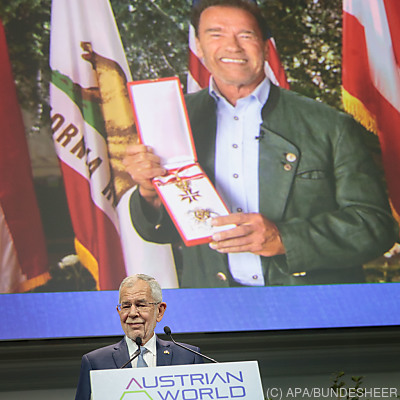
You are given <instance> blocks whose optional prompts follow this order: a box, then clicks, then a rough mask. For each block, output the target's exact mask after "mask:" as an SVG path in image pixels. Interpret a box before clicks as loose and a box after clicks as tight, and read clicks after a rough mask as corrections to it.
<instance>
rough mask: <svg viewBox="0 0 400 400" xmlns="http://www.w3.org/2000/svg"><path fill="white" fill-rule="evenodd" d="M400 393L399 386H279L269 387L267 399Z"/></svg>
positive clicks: (372, 397) (374, 396) (392, 395)
mask: <svg viewBox="0 0 400 400" xmlns="http://www.w3.org/2000/svg"><path fill="white" fill-rule="evenodd" d="M399 394H400V390H399V389H397V388H388V387H384V388H377V387H376V388H343V387H342V388H337V389H333V388H318V387H311V388H299V387H293V388H288V389H284V390H282V389H281V388H279V387H272V388H268V389H267V391H266V395H267V399H273V400H275V399H278V400H289V399H316V398H318V399H341V398H352V397H358V398H359V399H370V400H375V399H376V400H378V399H391V398H393V399H395V398H396V397H397V396H398V395H399Z"/></svg>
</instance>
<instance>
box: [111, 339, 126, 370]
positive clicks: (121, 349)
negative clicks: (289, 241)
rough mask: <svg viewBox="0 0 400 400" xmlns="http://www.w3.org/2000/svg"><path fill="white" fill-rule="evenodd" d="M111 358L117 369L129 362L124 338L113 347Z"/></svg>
mask: <svg viewBox="0 0 400 400" xmlns="http://www.w3.org/2000/svg"><path fill="white" fill-rule="evenodd" d="M112 356H113V359H114V362H115V365H116V367H117V368H121V367H122V366H123V365H124V364H125V363H126V362H127V361H128V360H129V352H128V345H127V344H126V341H125V338H123V339H122V340H121V341H120V342H119V343H117V344H116V345H115V346H114V351H113V353H112ZM127 367H131V365H130V364H129V365H128V366H127Z"/></svg>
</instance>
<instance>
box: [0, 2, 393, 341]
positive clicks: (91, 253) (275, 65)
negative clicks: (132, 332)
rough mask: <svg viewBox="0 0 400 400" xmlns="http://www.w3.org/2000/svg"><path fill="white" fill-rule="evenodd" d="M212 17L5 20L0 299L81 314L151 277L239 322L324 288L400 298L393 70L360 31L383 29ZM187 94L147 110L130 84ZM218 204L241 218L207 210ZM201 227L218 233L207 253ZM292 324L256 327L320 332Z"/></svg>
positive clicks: (358, 20) (102, 10) (156, 101)
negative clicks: (251, 302)
mask: <svg viewBox="0 0 400 400" xmlns="http://www.w3.org/2000/svg"><path fill="white" fill-rule="evenodd" d="M194 3H195V4H194V5H192V4H190V2H188V1H186V0H174V1H173V2H171V1H166V0H156V1H153V2H148V1H145V0H143V1H136V2H126V1H124V0H111V1H110V2H108V1H100V2H99V1H98V0H96V1H95V0H86V1H85V2H81V1H78V0H73V1H71V0H59V1H53V2H51V0H45V1H43V2H42V3H41V4H40V5H38V4H36V3H32V2H29V1H26V2H22V3H21V2H18V3H15V4H14V3H13V2H10V4H8V5H6V6H1V8H0V13H1V14H0V19H1V21H2V25H3V28H4V29H2V31H1V32H0V33H1V37H0V40H1V52H2V54H1V55H0V56H1V57H2V68H3V69H4V71H2V74H0V75H1V80H2V87H3V88H4V90H2V93H1V96H2V98H1V99H0V100H1V102H2V105H1V109H2V118H1V120H0V124H1V125H0V126H1V133H0V141H1V143H2V145H1V146H0V147H1V148H2V149H5V150H4V151H3V152H4V154H3V155H2V157H0V185H1V192H0V202H1V203H0V205H1V208H0V229H1V232H0V235H1V238H2V240H1V242H0V263H1V264H0V292H1V293H3V294H5V295H6V294H7V296H8V295H10V296H11V297H12V296H13V295H17V294H23V295H24V296H25V295H27V296H28V295H30V294H40V293H55V292H66V293H68V299H70V300H71V299H73V300H72V303H74V302H76V303H74V305H73V307H72V308H73V310H74V311H72V312H74V313H76V315H77V316H78V317H79V315H81V314H79V313H80V312H81V311H79V312H77V309H79V305H78V300H79V299H81V300H82V299H83V298H84V299H85V301H90V300H88V299H90V295H89V297H86V296H87V293H86V292H96V295H97V294H98V295H100V296H103V295H104V297H101V298H103V299H106V300H104V301H105V302H106V303H107V304H111V303H112V302H113V300H112V293H111V292H112V291H115V290H117V289H118V286H119V284H120V282H121V281H122V280H123V279H124V277H126V276H129V275H132V274H135V273H145V274H148V275H150V276H153V277H154V278H156V280H157V281H158V282H159V283H160V284H161V286H162V288H163V289H172V290H171V291H170V292H167V293H170V296H172V297H174V296H177V298H179V296H180V295H179V293H183V292H184V291H183V290H181V289H193V292H190V293H191V294H193V296H194V297H190V296H191V294H190V296H189V297H190V299H191V301H194V302H197V301H200V299H201V301H202V302H204V301H211V303H212V304H213V305H214V306H215V305H216V304H217V305H218V306H217V307H216V309H219V308H218V307H221V310H222V308H223V306H222V305H221V304H222V302H223V301H224V297H225V300H226V298H228V297H229V296H231V295H232V296H233V292H229V290H228V289H234V290H235V294H236V293H237V292H236V290H242V292H238V293H243V299H249V296H250V298H251V296H252V295H250V294H249V293H257V296H260V297H259V299H260V301H261V302H264V301H265V300H269V301H270V302H271V304H275V301H276V302H277V303H276V304H279V307H283V308H285V307H286V308H287V305H288V304H289V303H290V301H293V302H294V304H296V305H299V304H302V303H299V302H298V298H299V297H298V296H299V294H300V292H301V293H302V296H301V298H302V299H304V297H303V296H305V297H307V296H309V298H310V299H312V298H314V299H315V298H318V296H320V294H321V292H320V290H322V289H320V288H319V285H324V287H325V285H327V286H326V287H328V286H329V288H327V289H325V292H324V293H329V296H331V295H332V299H334V298H336V297H338V296H339V297H340V293H341V292H340V291H341V290H343V291H345V290H346V289H344V286H346V285H342V284H359V283H363V284H373V283H390V284H395V283H396V282H399V281H400V255H399V253H400V245H399V244H398V243H397V242H398V222H397V221H396V219H399V218H398V212H399V210H400V193H399V190H400V189H399V188H398V186H399V185H396V179H398V178H397V177H398V173H400V171H398V169H399V166H398V165H397V164H398V163H397V162H395V160H397V159H398V155H397V154H396V144H395V143H393V142H392V141H393V132H392V131H393V127H394V126H397V125H396V124H395V123H389V121H395V120H396V118H398V116H397V117H396V116H393V115H392V114H391V113H392V112H394V111H393V110H395V109H396V103H395V101H396V96H395V95H394V94H393V93H392V90H390V87H395V84H394V83H390V82H395V77H394V76H393V74H392V72H391V69H390V68H389V67H388V68H387V69H383V67H382V65H383V64H384V65H385V66H387V65H390V62H391V61H390V60H392V59H391V58H390V52H386V50H385V49H386V45H384V44H380V45H378V44H377V43H376V42H373V43H365V38H363V37H361V36H360V37H358V36H357V35H356V34H355V32H359V30H358V28H359V24H361V25H362V26H364V27H365V29H366V31H368V33H369V34H371V35H372V34H373V29H374V28H373V26H374V24H373V20H372V19H371V20H368V19H367V20H363V19H362V18H363V17H362V15H364V14H365V13H361V12H360V11H359V10H358V9H357V7H356V6H354V8H353V6H348V9H345V10H343V4H342V1H332V2H330V4H329V5H326V4H324V5H322V4H321V2H319V1H315V2H311V3H310V2H306V1H305V2H304V7H297V6H295V2H293V5H287V6H286V7H282V6H281V5H280V2H269V1H267V0H259V1H258V6H257V5H255V4H254V3H253V2H251V1H250V2H244V3H240V4H239V5H238V4H236V5H235V6H234V7H232V6H231V5H230V4H229V2H228V1H227V2H219V4H218V5H214V6H212V7H206V8H201V7H202V6H201V2H200V6H196V3H197V2H196V1H194ZM221 3H222V4H221ZM193 7H198V9H197V11H196V12H194V13H192V11H193ZM257 7H258V8H257ZM327 8H328V9H329V12H326V9H327ZM260 11H262V13H263V15H265V16H266V20H264V18H263V17H261V12H260ZM343 11H345V12H344V14H343ZM367 14H368V13H367ZM191 15H192V17H191ZM343 15H344V16H343ZM27 16H29V18H27ZM375 17H376V18H382V20H381V22H382V24H383V26H388V23H389V22H388V21H387V20H386V19H385V15H384V13H382V14H381V15H376V16H374V18H375ZM371 18H372V17H371ZM282 21H284V23H282ZM151 27H155V29H151ZM385 34H386V35H387V36H386V39H385V41H384V42H385V43H390V41H391V39H390V29H389V28H388V29H387V31H385ZM355 40H359V41H360V43H363V46H364V47H366V48H367V49H368V52H367V54H369V55H373V57H372V56H371V57H372V59H371V60H369V63H368V65H362V63H360V61H359V60H364V59H365V58H366V57H367V55H366V54H364V53H362V49H364V47H363V46H361V45H359V44H355V42H354V41H355ZM355 49H358V51H355ZM358 56H359V58H358ZM364 56H365V57H364ZM392 56H393V55H392ZM392 58H393V57H392ZM382 59H385V60H386V61H385V62H384V63H382V62H379V63H378V61H379V60H382ZM3 61H4V62H3ZM371 65H372V67H373V68H372V72H371V74H376V75H375V76H372V77H370V76H371V74H370V71H368V68H369V66H371ZM385 68H386V67H385ZM360 71H362V73H361V72H360ZM379 74H382V77H381V78H379V76H378V75H379ZM170 77H178V78H179V82H180V87H179V84H178V89H179V91H180V90H181V91H182V94H183V97H181V93H180V92H179V91H178V92H179V93H178V92H177V94H176V96H175V95H174V96H172V97H171V96H170V97H168V96H167V95H165V93H164V92H163V91H162V90H163V89H162V88H161V87H160V86H154V89H152V90H154V92H151V93H152V94H151V96H150V95H149V96H147V98H146V101H147V102H148V103H146V106H145V109H144V110H143V104H140V105H139V104H135V99H133V98H132V93H131V97H130V94H129V91H128V83H130V82H138V81H141V82H142V81H145V82H146V81H152V82H153V80H154V79H163V80H164V81H165V78H170ZM360 77H362V79H361V78H360ZM391 79H392V80H391ZM374 82H386V83H385V84H383V83H382V87H378V88H375V87H373V85H374ZM366 86H368V87H370V89H371V88H373V90H369V91H365V90H363V88H365V87H366ZM386 89H387V92H385V90H386ZM149 93H150V91H149ZM370 93H373V95H369V94H370ZM365 96H372V97H367V98H366V97H365ZM144 97H146V96H144ZM382 98H384V100H382ZM164 99H167V100H164ZM391 100H393V101H394V103H393V104H394V106H393V107H389V111H385V113H383V114H382V115H381V114H379V112H378V111H379V110H382V109H383V106H382V104H383V103H385V104H387V103H390V101H391ZM140 106H142V107H140ZM178 108H179V110H180V111H179V116H178V120H179V123H175V122H174V121H175V120H173V118H172V111H173V110H175V109H178ZM134 110H135V112H134ZM350 114H351V115H350ZM353 116H354V119H353ZM392 117H393V118H392ZM391 118H392V119H391ZM144 119H145V120H146V123H147V122H148V123H149V124H148V125H149V126H153V127H154V126H156V127H157V128H153V129H150V131H152V130H156V131H157V132H156V133H157V134H158V138H159V139H157V140H154V138H152V137H151V132H150V135H149V133H148V132H147V131H146V132H145V131H144V130H145V128H143V129H142V124H141V123H138V121H144ZM356 120H357V121H359V123H358V122H356ZM181 121H184V123H183V125H185V123H187V125H185V126H183V128H182V126H181V125H180V124H181ZM145 125H146V124H145V123H143V126H145ZM172 126H173V127H174V128H173V129H172ZM178 130H181V131H180V132H178ZM182 132H183V135H186V138H185V141H184V143H182V140H180V139H179V140H177V139H176V138H177V137H179V135H182ZM388 132H389V133H388ZM155 137H157V136H156V135H155ZM138 138H141V139H142V143H141V144H138ZM182 149H183V150H182ZM167 150H168V151H167ZM166 153H168V157H165V156H164V154H166ZM156 177H157V178H158V179H157V182H158V183H157V188H155V186H154V185H153V184H152V182H151V180H152V179H153V178H156ZM200 182H206V185H205V186H204V185H202V186H200ZM214 190H215V192H214ZM215 193H217V194H218V196H219V200H220V201H221V203H223V204H224V206H225V207H226V210H227V212H226V214H227V215H224V214H225V213H224V211H221V208H218V209H217V207H216V206H214V205H213V204H211V205H210V204H209V203H207V202H206V200H207V198H208V196H210V197H212V196H214V194H215ZM204 204H205V205H204ZM174 210H175V211H174ZM176 210H178V211H176ZM178 214H179V217H178ZM182 218H183V219H184V220H185V219H186V220H185V221H184V223H182V222H180V221H182ZM184 224H186V225H184ZM188 225H190V229H193V231H197V232H196V235H197V234H198V231H202V232H206V233H204V234H203V236H202V237H201V239H200V240H197V239H196V240H190V238H189V239H188V237H187V235H186V233H185V232H184V230H185V229H186V230H187V229H188V228H187V226H188ZM183 226H185V227H186V228H185V229H184V228H183ZM196 237H197V236H196ZM185 243H186V244H185ZM199 243H200V244H199ZM338 284H339V285H338ZM360 286H365V288H364V289H358V287H360ZM389 286H390V285H388V286H387V287H389ZM282 287H285V289H284V290H285V298H286V299H287V301H288V303H285V302H282V301H281V299H282V298H283V297H281V294H280V293H281V292H279V290H280V289H282ZM304 287H305V288H304ZM354 287H356V288H357V289H354V290H355V291H357V290H363V296H368V294H367V293H373V292H374V290H375V289H374V285H355V286H354ZM390 287H394V286H390ZM396 287H397V286H396ZM214 288H215V289H219V288H220V289H221V291H220V290H217V291H212V290H211V289H214ZM177 289H179V290H177ZM198 289H199V290H198ZM253 289H254V292H249V290H250V291H251V290H253ZM274 289H277V290H274ZM224 290H226V291H225V292H224ZM257 290H259V291H257ZM286 290H289V293H291V294H290V296H292V297H291V300H289V299H288V297H287V293H288V292H287V291H286ZM364 290H366V291H364ZM388 290H389V289H388ZM72 292H73V293H75V292H82V293H85V294H84V295H83V294H82V296H84V297H79V295H77V296H78V297H73V298H72V297H70V293H72ZM106 292H107V294H106ZM228 292H229V294H228ZM244 293H246V294H244ZM317 293H318V294H317ZM91 294H93V293H91ZM60 296H61V297H54V299H55V298H57V299H58V300H57V301H62V296H63V295H62V294H60ZM214 296H215V297H214ZM226 296H228V297H226ZM270 296H272V297H270ZM315 296H316V297H315ZM16 298H18V301H19V302H21V303H20V304H21V306H23V304H24V301H25V300H24V299H27V297H21V296H20V297H17V296H15V297H12V299H16ZM229 298H230V297H229ZM272 298H273V299H274V300H271V299H272ZM2 299H3V300H2ZM96 299H97V300H98V299H99V298H98V297H96ZM206 299H208V300H206ZM216 299H217V300H216ZM1 301H6V302H8V301H12V300H11V299H10V300H9V297H5V296H4V297H0V302H1ZM46 301H47V299H46ZM82 301H83V300H82ZM302 301H303V300H302ZM215 302H216V303H215ZM220 302H221V303H220ZM317 302H320V306H321V307H322V305H323V301H322V300H317ZM283 303H285V304H283ZM74 307H75V308H74ZM179 307H181V308H182V307H183V306H182V305H179ZM179 307H178V308H179ZM181 308H179V309H181ZM110 309H111V308H110ZM321 310H322V309H321ZM110 312H111V311H110ZM343 312H344V313H345V312H346V311H343ZM276 313H277V314H276V315H275V314H274V315H275V317H276V318H278V314H280V315H281V318H282V321H284V322H282V325H281V324H280V322H279V323H278V324H275V322H274V318H275V317H274V316H273V315H270V319H269V321H268V322H265V321H264V322H262V323H265V324H266V325H264V326H263V325H262V323H261V322H260V323H258V322H257V324H256V325H255V327H254V329H274V328H276V327H280V328H282V327H283V328H293V327H297V328H299V327H302V326H299V325H296V323H294V322H293V320H292V321H291V320H289V314H287V315H286V314H285V313H280V312H279V309H277V310H276ZM317 314H318V312H317ZM372 314H373V312H372V311H371V310H366V312H365V319H364V320H363V321H364V322H362V323H361V324H367V323H368V322H367V321H368V315H370V318H371V320H370V321H371V323H372V324H376V321H375V320H374V317H373V315H372ZM347 317H348V321H350V319H351V316H350V314H346V317H345V318H344V322H342V323H343V325H342V326H345V325H346V322H345V321H346V318H347ZM279 318H280V317H279ZM279 318H278V319H279ZM81 319H82V315H81ZM82 320H83V319H82ZM390 323H393V321H392V322H390ZM82 324H83V323H82ZM378 324H380V323H378ZM328 325H329V324H328ZM308 326H312V327H318V326H327V323H326V322H323V323H322V322H321V323H319V322H318V321H317V320H313V321H308V322H307V321H306V322H305V323H304V327H308ZM188 329H189V331H190V330H193V331H198V330H199V329H203V328H202V327H201V328H200V327H195V326H191V327H190V328H188ZM209 329H211V330H214V329H217V328H215V327H214V326H210V327H209ZM228 329H232V330H236V329H239V330H240V329H241V328H240V327H237V326H230V327H229V328H228ZM243 329H245V328H244V327H243ZM82 332H83V331H82ZM108 333H109V332H108ZM75 334H76V333H73V334H72V336H73V335H75ZM78 334H79V333H78ZM82 334H87V331H85V332H84V333H82ZM98 334H102V332H99V333H98ZM38 335H39V336H40V334H38ZM47 335H48V334H45V336H47ZM0 336H1V335H0ZM55 336H57V334H55ZM28 337H29V336H28ZM35 337H36V336H35Z"/></svg>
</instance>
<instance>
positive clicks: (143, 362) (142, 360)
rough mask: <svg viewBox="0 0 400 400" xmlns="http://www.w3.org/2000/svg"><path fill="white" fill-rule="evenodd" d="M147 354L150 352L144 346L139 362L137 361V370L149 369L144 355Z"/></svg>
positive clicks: (141, 348) (141, 349)
mask: <svg viewBox="0 0 400 400" xmlns="http://www.w3.org/2000/svg"><path fill="white" fill-rule="evenodd" d="M147 352H148V350H147V349H146V347H143V346H141V347H140V354H139V357H138V361H137V368H143V367H148V365H147V363H146V361H144V358H143V355H144V354H145V353H147Z"/></svg>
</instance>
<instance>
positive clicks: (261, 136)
mask: <svg viewBox="0 0 400 400" xmlns="http://www.w3.org/2000/svg"><path fill="white" fill-rule="evenodd" d="M264 136H265V133H264V132H262V131H261V132H260V134H259V135H258V136H255V137H254V139H256V140H258V141H260V142H261V140H262V139H264Z"/></svg>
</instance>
